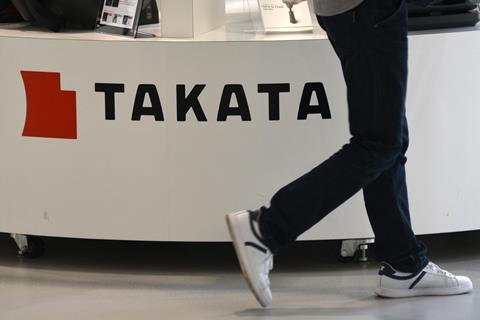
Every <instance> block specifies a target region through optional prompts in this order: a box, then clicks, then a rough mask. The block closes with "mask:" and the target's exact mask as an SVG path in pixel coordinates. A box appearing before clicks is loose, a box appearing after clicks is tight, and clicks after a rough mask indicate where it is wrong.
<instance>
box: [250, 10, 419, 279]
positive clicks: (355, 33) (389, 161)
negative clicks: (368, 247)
mask: <svg viewBox="0 0 480 320" xmlns="http://www.w3.org/2000/svg"><path fill="white" fill-rule="evenodd" d="M405 2H406V1H405V0H365V1H364V2H363V3H362V4H361V5H360V6H359V7H357V8H355V9H353V10H350V11H348V12H346V13H343V14H340V15H336V16H332V17H320V16H319V17H318V21H319V23H320V25H321V26H322V28H323V29H324V30H325V31H326V32H327V34H328V36H329V39H330V42H331V44H332V46H333V48H334V49H335V52H336V54H337V55H338V57H339V59H340V62H341V65H342V70H343V75H344V78H345V82H346V85H347V98H348V111H349V125H350V132H351V135H352V138H351V140H350V142H349V143H348V144H346V145H344V146H343V147H342V149H341V150H340V151H338V152H337V153H336V154H334V155H333V156H332V157H330V158H329V159H328V160H326V161H325V162H323V163H321V164H320V165H319V166H318V167H316V168H314V169H313V170H312V171H310V172H308V173H307V174H305V175H304V176H302V177H300V178H299V179H297V180H296V181H294V182H292V183H290V184H289V185H287V186H285V187H283V188H282V189H281V190H279V191H278V192H277V193H276V194H275V195H274V197H273V198H272V200H271V205H270V207H268V208H266V207H264V208H262V209H261V211H260V212H261V214H260V219H259V221H260V229H261V232H262V234H263V236H264V238H265V241H266V244H267V246H269V247H270V248H271V249H272V251H274V252H275V251H277V249H279V248H280V247H282V246H284V245H286V244H288V243H291V242H293V241H295V240H296V239H297V237H298V236H299V235H300V234H302V233H304V232H305V231H306V230H308V229H309V228H311V227H312V226H313V225H315V224H316V223H318V222H319V221H320V220H322V219H323V218H324V217H325V216H326V215H327V214H329V213H330V212H331V211H333V210H334V209H335V208H337V207H338V206H339V205H341V204H342V203H343V202H345V201H346V200H348V199H349V198H350V197H352V196H353V195H354V194H356V193H357V192H358V191H360V190H363V195H364V200H365V205H366V209H367V212H368V217H369V220H370V223H371V225H372V228H373V231H374V233H375V242H376V245H375V252H376V256H377V259H379V260H382V261H385V262H388V263H390V264H392V265H393V267H394V268H396V269H398V270H401V271H404V272H416V271H418V270H420V269H422V268H423V267H424V266H425V265H426V264H427V263H428V259H427V257H426V252H427V250H426V247H425V246H424V244H423V243H421V242H420V241H419V240H417V239H416V237H415V234H414V232H413V231H412V226H411V221H410V212H409V205H408V195H407V185H406V176H405V163H406V157H405V152H406V151H407V148H408V126H407V119H406V116H405V100H406V91H407V73H408V65H407V64H408V39H407V8H406V3H405Z"/></svg>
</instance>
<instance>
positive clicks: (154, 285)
mask: <svg viewBox="0 0 480 320" xmlns="http://www.w3.org/2000/svg"><path fill="white" fill-rule="evenodd" d="M423 240H424V241H425V242H426V243H427V244H428V246H429V248H430V256H431V258H432V260H434V261H435V262H437V263H438V264H440V265H441V266H442V267H445V268H446V269H448V270H450V271H452V272H455V273H461V274H464V275H468V276H470V277H472V278H473V280H474V285H475V286H476V287H479V285H480V250H479V249H478V243H479V241H480V232H469V233H459V234H451V235H443V236H428V237H423ZM46 244H47V249H48V252H47V255H46V256H45V257H44V258H41V259H37V260H29V259H21V258H18V257H16V248H15V246H14V244H13V242H12V241H11V240H10V239H9V238H8V236H7V235H4V234H0V319H1V320H10V319H49V320H56V319H62V320H65V319H69V320H72V319H82V320H85V319H89V320H90V319H115V320H122V319H135V320H137V319H222V320H228V319H241V320H243V319H245V320H246V319H338V320H346V319H355V320H361V319H369V320H371V319H388V320H394V319H402V320H404V319H457V320H462V319H479V317H480V296H479V295H478V294H477V293H476V292H475V293H472V294H468V295H463V296H455V297H436V298H435V297H424V298H415V299H414V298H411V299H400V300H388V299H380V298H377V297H375V296H374V295H373V289H374V288H375V285H376V281H377V276H376V272H377V268H378V264H377V263H376V262H369V263H366V264H361V263H350V264H341V263H339V262H337V261H336V259H335V254H336V246H337V243H336V242H306V243H298V244H295V245H293V246H291V247H289V248H287V249H285V250H284V251H283V252H282V253H281V254H279V255H278V256H277V258H276V261H275V264H276V267H275V271H274V273H273V274H272V282H273V285H272V287H273V292H274V302H273V305H272V306H271V307H270V308H269V309H260V308H259V307H258V305H257V303H256V301H255V300H254V299H253V297H252V296H251V295H250V292H249V291H248V290H247V287H246V285H245V283H244V281H243V279H242V277H241V275H240V273H239V270H238V266H237V263H236V260H235V257H234V255H233V251H232V249H231V247H230V245H229V244H166V243H138V242H136V243H135V242H134V243H132V242H112V241H91V240H72V239H55V238H48V239H46ZM479 290H480V289H479Z"/></svg>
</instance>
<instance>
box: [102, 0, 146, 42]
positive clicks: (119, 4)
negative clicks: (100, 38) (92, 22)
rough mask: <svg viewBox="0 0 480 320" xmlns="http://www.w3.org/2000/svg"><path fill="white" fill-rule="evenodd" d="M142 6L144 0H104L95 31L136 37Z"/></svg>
mask: <svg viewBox="0 0 480 320" xmlns="http://www.w3.org/2000/svg"><path fill="white" fill-rule="evenodd" d="M142 7H143V0H129V1H119V0H104V1H103V2H102V5H101V7H100V9H99V13H98V19H97V26H96V28H95V31H97V32H101V33H110V34H116V35H124V36H131V37H134V38H136V37H137V36H138V35H139V33H138V26H139V22H140V13H141V10H142Z"/></svg>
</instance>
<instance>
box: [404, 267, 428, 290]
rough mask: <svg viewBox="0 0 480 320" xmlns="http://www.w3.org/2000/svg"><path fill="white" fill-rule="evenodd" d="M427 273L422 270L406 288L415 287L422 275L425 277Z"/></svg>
mask: <svg viewBox="0 0 480 320" xmlns="http://www.w3.org/2000/svg"><path fill="white" fill-rule="evenodd" d="M426 274H427V273H426V272H425V271H423V272H422V273H421V274H420V275H419V276H418V278H417V279H415V281H413V283H412V285H411V286H410V287H409V288H408V289H413V288H415V286H416V285H417V284H418V283H419V282H420V280H422V279H423V277H425V275H426Z"/></svg>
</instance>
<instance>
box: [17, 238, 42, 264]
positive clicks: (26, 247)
mask: <svg viewBox="0 0 480 320" xmlns="http://www.w3.org/2000/svg"><path fill="white" fill-rule="evenodd" d="M10 236H11V237H12V239H13V240H14V241H15V243H16V244H17V247H18V255H19V256H20V257H25V258H31V259H34V258H39V257H42V256H44V254H45V243H44V242H43V239H42V238H41V237H38V236H28V235H23V234H11V235H10Z"/></svg>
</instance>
